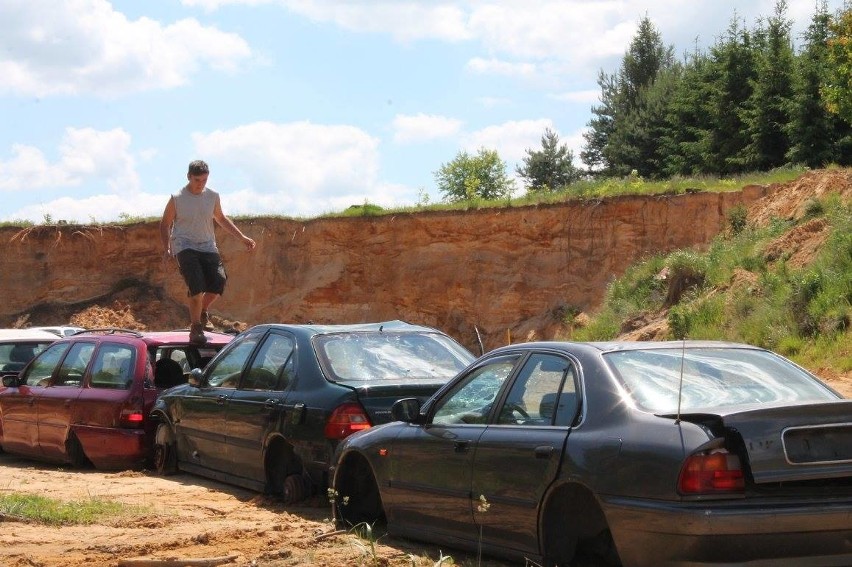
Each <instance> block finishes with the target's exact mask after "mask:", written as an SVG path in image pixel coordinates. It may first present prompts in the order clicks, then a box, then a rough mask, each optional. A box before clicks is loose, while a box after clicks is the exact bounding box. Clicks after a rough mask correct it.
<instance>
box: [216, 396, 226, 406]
mask: <svg viewBox="0 0 852 567" xmlns="http://www.w3.org/2000/svg"><path fill="white" fill-rule="evenodd" d="M227 401H228V396H216V403H217V404H219V405H220V406H224V405H225V402H227Z"/></svg>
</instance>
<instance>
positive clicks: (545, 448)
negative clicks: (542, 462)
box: [535, 445, 554, 459]
mask: <svg viewBox="0 0 852 567" xmlns="http://www.w3.org/2000/svg"><path fill="white" fill-rule="evenodd" d="M553 450H554V449H553V447H551V446H550V445H540V446H538V447H536V448H535V458H536V459H549V458H550V457H551V455H553Z"/></svg>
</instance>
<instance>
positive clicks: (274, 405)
mask: <svg viewBox="0 0 852 567" xmlns="http://www.w3.org/2000/svg"><path fill="white" fill-rule="evenodd" d="M281 405H282V404H281V400H276V399H274V398H269V399H268V400H266V401H264V402H263V407H264V408H265V409H280V408H281Z"/></svg>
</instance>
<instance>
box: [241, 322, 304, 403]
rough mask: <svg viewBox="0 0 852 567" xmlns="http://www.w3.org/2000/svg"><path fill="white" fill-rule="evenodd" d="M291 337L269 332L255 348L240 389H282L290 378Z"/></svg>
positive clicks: (292, 347) (291, 367) (292, 344)
mask: <svg viewBox="0 0 852 567" xmlns="http://www.w3.org/2000/svg"><path fill="white" fill-rule="evenodd" d="M294 348H295V343H294V342H293V339H292V338H291V337H289V336H287V335H279V334H277V333H270V334H269V335H268V336H267V337H266V340H264V341H263V343H262V344H261V345H260V348H258V350H257V356H255V357H254V360H253V361H252V364H251V366H250V367H249V371H248V372H247V373H246V375H245V377H244V378H243V383H242V384H241V385H240V389H241V390H283V389H285V388H286V387H287V386H288V384H289V383H290V380H291V378H292V376H291V374H292V371H293V370H292V369H293V365H292V354H293V349H294Z"/></svg>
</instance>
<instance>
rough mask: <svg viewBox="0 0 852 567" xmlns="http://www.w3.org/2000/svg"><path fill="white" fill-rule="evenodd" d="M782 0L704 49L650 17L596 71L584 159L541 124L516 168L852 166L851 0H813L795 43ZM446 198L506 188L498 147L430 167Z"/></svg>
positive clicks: (567, 176) (606, 170)
mask: <svg viewBox="0 0 852 567" xmlns="http://www.w3.org/2000/svg"><path fill="white" fill-rule="evenodd" d="M792 24H793V22H792V21H791V20H790V19H789V18H788V17H787V3H786V0H777V2H776V4H775V7H774V12H773V13H772V15H770V16H767V17H762V18H760V19H759V20H758V21H757V23H756V24H755V25H753V26H752V27H751V28H749V27H747V26H746V25H745V23H744V22H743V21H742V20H741V19H740V18H739V17H738V16H737V15H736V14H735V15H734V16H733V17H732V18H731V21H730V24H729V26H728V28H727V29H726V30H725V31H724V32H723V33H722V34H721V36H719V37H718V38H717V39H716V40H715V42H714V44H713V45H712V46H711V47H709V48H707V49H699V48H698V47H696V48H695V49H694V50H693V51H692V52H690V53H686V54H685V55H684V56H683V57H682V58H677V57H676V56H675V54H674V48H673V47H671V46H666V45H665V44H664V43H663V38H662V36H661V34H660V32H659V31H658V30H657V29H656V28H655V26H654V24H653V22H652V21H651V19H650V18H649V17H648V16H647V15H646V16H645V17H643V18H642V19H640V21H639V26H638V30H637V33H636V35H635V36H634V37H633V39H632V41H631V43H630V45H629V47H628V49H627V51H626V53H625V54H624V56H623V58H622V60H621V64H620V66H619V68H618V70H617V71H615V72H614V73H606V72H604V71H603V70H601V71H600V72H599V75H598V85H599V87H600V89H601V91H600V96H599V104H597V105H595V106H593V107H592V109H591V112H592V117H591V119H590V121H589V122H588V130H587V131H586V133H585V134H584V138H585V144H584V146H583V148H582V151H581V152H580V158H581V160H582V163H583V164H584V166H585V169H581V168H578V167H576V166H575V165H574V155H573V152H572V151H571V150H569V149H568V148H567V146H565V145H564V144H560V142H559V138H558V136H557V135H556V134H555V133H554V132H552V131H551V130H546V131H545V133H544V135H543V136H542V139H541V148H540V149H535V150H534V149H527V152H526V157H525V158H524V159H523V162H522V164H521V165H519V166H518V167H517V173H518V175H519V176H520V177H521V178H522V179H523V180H524V182H525V184H526V188H527V190H528V191H530V192H541V191H556V190H561V189H564V188H565V187H570V185H571V184H572V183H574V182H576V181H578V180H580V179H584V178H590V177H592V178H594V177H604V178H606V177H625V176H628V175H630V176H641V177H643V178H646V179H668V178H672V177H676V176H682V177H685V176H698V175H713V176H720V177H724V176H730V175H737V174H742V173H745V172H754V171H768V170H771V169H774V168H777V167H782V166H789V165H796V166H806V167H811V168H816V167H823V166H825V165H828V164H837V165H841V166H849V165H852V0H847V1H846V2H845V3H844V6H843V8H842V9H840V10H838V11H837V12H836V13H834V14H831V13H830V12H829V10H828V7H827V3H826V1H825V0H818V1H817V4H816V6H815V11H814V14H813V16H812V19H811V22H810V24H809V26H808V27H807V30H806V31H805V32H804V34H803V36H802V37H801V38H800V39H801V41H800V43H799V46H798V47H796V43H795V42H794V38H793V37H792V35H791V29H792ZM435 177H436V182H437V186H438V189H439V190H440V191H441V193H442V194H443V195H444V198H445V200H447V201H450V202H453V201H462V200H470V199H472V198H487V199H493V198H501V197H507V196H511V194H512V191H513V190H514V184H513V183H514V182H513V180H512V179H511V178H510V177H509V176H508V175H507V174H506V164H505V162H504V161H503V160H501V159H500V157H499V155H498V154H497V152H496V151H494V150H488V149H485V148H481V149H480V151H479V153H478V154H476V155H469V154H468V153H466V152H461V153H459V155H457V156H456V158H455V159H454V160H453V161H451V162H449V163H447V164H443V165H442V166H441V168H440V169H439V170H438V171H437V172H436V173H435Z"/></svg>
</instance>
